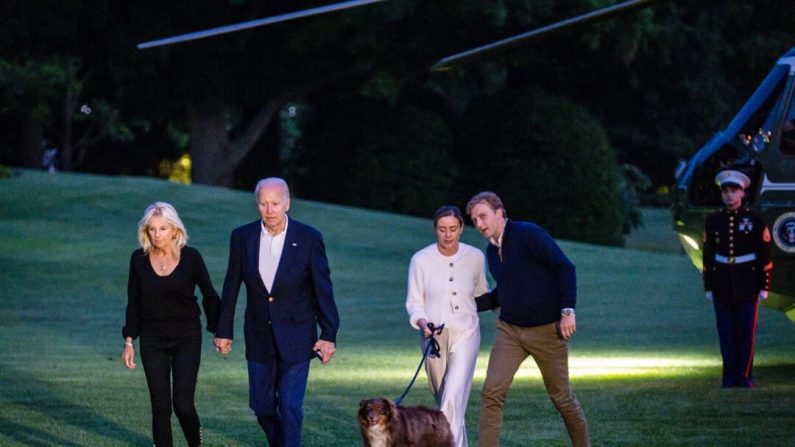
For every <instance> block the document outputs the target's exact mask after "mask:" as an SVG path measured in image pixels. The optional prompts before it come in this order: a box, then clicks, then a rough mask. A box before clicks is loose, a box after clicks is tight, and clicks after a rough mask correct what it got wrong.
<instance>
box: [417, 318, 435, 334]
mask: <svg viewBox="0 0 795 447" xmlns="http://www.w3.org/2000/svg"><path fill="white" fill-rule="evenodd" d="M417 327H419V328H420V330H421V331H422V334H423V335H425V338H428V337H430V336H431V335H432V334H433V331H432V330H431V328H429V327H428V320H426V319H425V318H420V319H419V320H417Z"/></svg>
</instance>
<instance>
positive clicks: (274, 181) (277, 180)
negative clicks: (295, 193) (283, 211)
mask: <svg viewBox="0 0 795 447" xmlns="http://www.w3.org/2000/svg"><path fill="white" fill-rule="evenodd" d="M276 185H278V186H281V187H282V191H284V198H285V199H288V200H289V199H290V187H289V186H287V182H285V181H284V179H283V178H281V177H268V178H264V179H262V180H260V181H258V182H257V186H255V187H254V200H259V191H260V190H261V189H262V188H264V187H266V186H276Z"/></svg>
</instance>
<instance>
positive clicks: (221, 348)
mask: <svg viewBox="0 0 795 447" xmlns="http://www.w3.org/2000/svg"><path fill="white" fill-rule="evenodd" d="M213 344H214V345H215V350H216V351H218V352H220V353H221V355H223V356H224V357H226V356H227V355H229V353H230V352H232V340H231V339H229V338H215V339H214V340H213Z"/></svg>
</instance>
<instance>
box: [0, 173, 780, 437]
mask: <svg viewBox="0 0 795 447" xmlns="http://www.w3.org/2000/svg"><path fill="white" fill-rule="evenodd" d="M330 187H331V185H330ZM156 200H163V201H168V202H170V203H172V204H174V205H175V206H176V207H177V209H178V210H179V211H180V214H181V216H182V218H183V220H184V221H185V224H186V225H187V228H188V231H189V234H190V236H191V242H190V243H191V245H193V246H195V247H196V248H198V249H199V250H200V251H201V252H202V254H203V255H204V257H205V260H206V261H207V264H208V267H209V270H210V272H211V275H212V278H213V281H214V283H215V285H216V288H218V289H219V292H220V288H221V285H222V281H223V277H224V273H225V268H226V256H227V251H228V237H229V233H230V231H231V230H232V229H233V228H234V227H236V226H238V225H240V224H242V223H245V222H249V221H252V220H254V219H256V217H257V215H256V211H255V208H254V204H253V195H252V193H249V192H240V191H231V190H226V189H219V188H211V187H204V186H186V185H178V184H171V183H167V182H164V181H159V180H153V179H145V178H125V177H102V176H92V175H73V174H57V175H48V174H46V173H41V172H36V171H23V172H22V173H21V175H18V176H15V177H12V178H8V179H3V180H0V445H2V446H36V447H38V446H144V445H151V435H150V430H151V429H150V413H149V401H148V395H147V388H146V384H145V379H144V376H143V370H142V367H141V365H140V361H139V367H138V368H137V369H136V370H133V371H129V370H127V369H125V368H124V367H123V366H122V365H121V362H120V360H119V355H120V352H121V347H122V338H121V334H120V329H121V326H122V324H123V318H124V309H125V304H126V300H127V297H126V280H127V271H128V262H129V255H130V253H131V251H132V250H133V249H134V248H135V247H136V244H137V241H136V225H137V222H138V219H139V218H140V216H141V214H142V212H143V210H144V208H145V207H146V206H147V205H148V204H150V203H152V202H154V201H156ZM658 211H659V210H658ZM430 212H432V210H429V213H430ZM291 215H292V216H293V217H295V218H296V219H299V220H303V221H305V222H307V223H311V224H313V225H315V226H316V227H318V228H319V229H320V230H321V231H322V232H323V233H324V236H325V240H326V246H327V250H328V256H329V260H330V263H331V269H332V279H333V281H334V286H335V292H336V297H337V302H338V306H339V309H340V313H341V317H342V329H341V332H340V338H339V343H338V352H337V355H336V356H335V357H334V360H333V361H332V363H331V364H330V365H328V366H321V365H320V364H319V363H314V364H313V366H312V369H311V373H310V383H309V389H308V393H307V399H306V403H305V407H304V409H305V429H304V445H306V446H355V445H360V444H361V441H360V437H359V432H358V426H357V422H356V411H357V410H358V403H359V400H361V399H363V398H370V397H376V396H386V397H391V398H395V397H397V396H399V395H400V394H401V392H402V391H403V389H404V387H405V386H406V385H407V384H408V382H409V380H410V379H411V376H412V374H413V373H414V370H415V368H416V366H417V363H418V362H419V360H420V350H419V344H418V338H417V337H418V336H417V334H416V332H415V331H414V330H412V329H411V328H410V327H409V325H408V323H407V317H406V314H405V308H404V299H405V281H406V273H407V268H408V261H409V258H410V256H411V254H412V253H413V252H414V251H416V250H418V249H420V248H422V247H424V246H425V245H427V244H429V243H431V242H433V240H434V239H433V233H432V229H431V224H430V221H429V220H428V219H418V218H412V217H406V216H399V215H393V214H388V213H382V212H374V211H368V210H362V209H355V208H350V207H342V206H336V205H328V204H323V203H316V202H311V201H305V200H300V198H294V200H293V204H292V210H291ZM649 215H652V216H654V217H653V220H649V217H648V216H647V220H646V225H647V226H646V227H645V228H646V229H651V228H654V229H655V230H656V231H653V232H651V234H650V235H649V236H651V237H650V238H649V237H647V238H644V240H651V242H646V243H645V244H646V245H642V243H641V241H640V240H639V239H638V236H637V235H633V237H635V239H633V241H632V243H631V244H628V245H629V246H631V247H640V248H643V250H639V249H637V248H628V249H619V248H605V247H598V246H592V245H586V244H579V243H569V242H561V245H562V247H563V249H564V250H565V251H566V252H567V253H568V255H569V256H570V257H571V259H572V260H573V261H574V262H575V263H576V265H577V269H578V270H577V271H578V279H579V302H578V306H577V315H578V318H577V321H578V329H579V330H578V333H577V335H576V336H575V338H574V339H573V341H572V342H571V345H570V348H571V358H570V364H571V376H572V384H573V387H574V390H575V392H576V394H577V396H578V398H579V400H580V402H581V403H582V405H583V407H584V409H585V413H586V415H587V417H588V421H589V424H590V430H591V436H592V440H593V444H594V445H595V446H725V445H732V446H751V445H754V446H756V445H793V444H794V443H795V435H793V434H792V425H793V422H795V410H794V409H795V356H794V355H795V326H793V325H792V324H791V323H789V322H788V320H787V319H786V318H785V317H784V315H783V314H780V313H777V312H774V311H771V310H768V309H762V310H761V312H760V323H759V333H758V338H757V344H756V349H757V355H756V368H755V378H756V384H757V387H756V388H755V389H753V390H721V389H719V387H718V384H719V376H720V356H719V353H718V343H717V339H716V335H715V329H714V316H713V313H712V310H711V307H710V306H709V305H708V303H706V302H705V300H704V299H703V294H702V292H701V285H700V276H699V273H698V272H697V271H696V270H695V269H694V268H693V267H692V266H691V265H690V263H689V261H688V260H687V259H686V257H684V256H681V255H680V254H679V253H678V251H677V250H675V249H671V248H670V247H671V245H669V243H670V241H671V240H672V238H673V235H672V234H671V233H664V232H665V231H670V230H669V227H668V225H667V220H666V221H665V222H660V219H667V214H665V213H659V212H656V213H655V212H654V211H651V212H650V214H649ZM464 236H465V237H464V239H465V241H467V242H469V243H471V244H473V245H475V246H478V247H483V246H484V241H483V240H482V239H481V238H480V236H479V235H477V234H476V232H475V231H474V229H472V228H471V227H467V229H466V231H465V234H464ZM666 247H667V248H666ZM244 301H245V300H244V299H241V303H240V307H239V308H238V314H237V315H238V317H239V318H238V321H237V323H238V329H237V334H242V314H243V307H242V306H243V302H244ZM481 327H482V331H483V342H482V345H481V353H480V357H479V359H478V367H477V371H476V376H475V383H474V386H473V392H472V395H471V397H470V406H469V411H468V413H467V423H468V432H469V439H470V444H471V445H477V419H478V413H479V401H480V398H479V390H480V387H481V385H482V383H483V379H484V375H485V368H486V362H487V359H488V352H489V349H490V347H491V344H492V341H493V338H494V330H493V327H494V315H493V314H491V313H487V314H482V315H481ZM243 354H244V349H243V342H242V340H238V342H237V343H236V344H235V350H234V352H233V353H232V355H231V356H230V357H229V358H228V359H223V358H222V357H220V356H219V355H217V354H216V353H215V352H214V351H213V349H212V346H211V336H210V335H209V334H206V333H205V339H204V353H203V360H202V368H201V372H200V377H199V383H198V390H197V405H198V409H199V414H200V416H201V419H202V423H203V425H204V429H205V440H206V445H208V446H252V445H264V444H265V440H264V436H263V435H262V433H261V431H260V429H259V427H258V425H257V424H256V422H255V420H254V418H253V416H252V414H251V411H250V410H249V409H248V396H247V376H246V366H245V359H244V355H243ZM404 403H405V404H407V405H417V404H425V405H433V402H432V400H431V397H430V394H429V392H428V389H427V383H426V381H425V378H424V375H423V374H421V375H420V378H419V379H418V380H417V383H416V384H415V386H414V388H413V389H412V390H411V392H410V394H409V395H408V397H407V398H406V400H405V402H404ZM174 429H175V440H176V445H178V446H184V445H185V443H184V439H182V436H181V432H180V430H179V427H178V423H177V422H176V418H174ZM502 445H504V446H565V445H568V438H567V436H566V432H565V429H564V427H563V423H562V421H561V419H560V417H559V416H558V414H557V412H556V411H555V410H554V408H553V407H552V405H551V403H550V402H549V400H548V398H547V396H546V393H545V392H544V390H543V384H542V383H541V380H540V377H539V374H538V371H537V369H536V367H535V365H534V364H533V362H532V360H528V361H527V362H525V364H524V365H523V366H522V368H521V370H520V372H519V374H517V376H516V379H515V381H514V384H513V386H512V388H511V391H510V393H509V396H508V401H507V407H506V413H505V427H504V431H503V441H502Z"/></svg>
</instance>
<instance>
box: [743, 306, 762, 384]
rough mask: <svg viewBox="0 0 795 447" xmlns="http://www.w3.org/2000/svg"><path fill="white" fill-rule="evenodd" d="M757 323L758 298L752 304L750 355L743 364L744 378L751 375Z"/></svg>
mask: <svg viewBox="0 0 795 447" xmlns="http://www.w3.org/2000/svg"><path fill="white" fill-rule="evenodd" d="M758 324H759V300H757V301H756V306H754V323H753V325H754V327H753V330H752V331H751V351H750V355H749V356H748V362H747V363H746V365H745V378H746V379H747V378H750V377H751V368H752V367H753V365H754V347H755V346H756V327H757V325H758Z"/></svg>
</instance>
